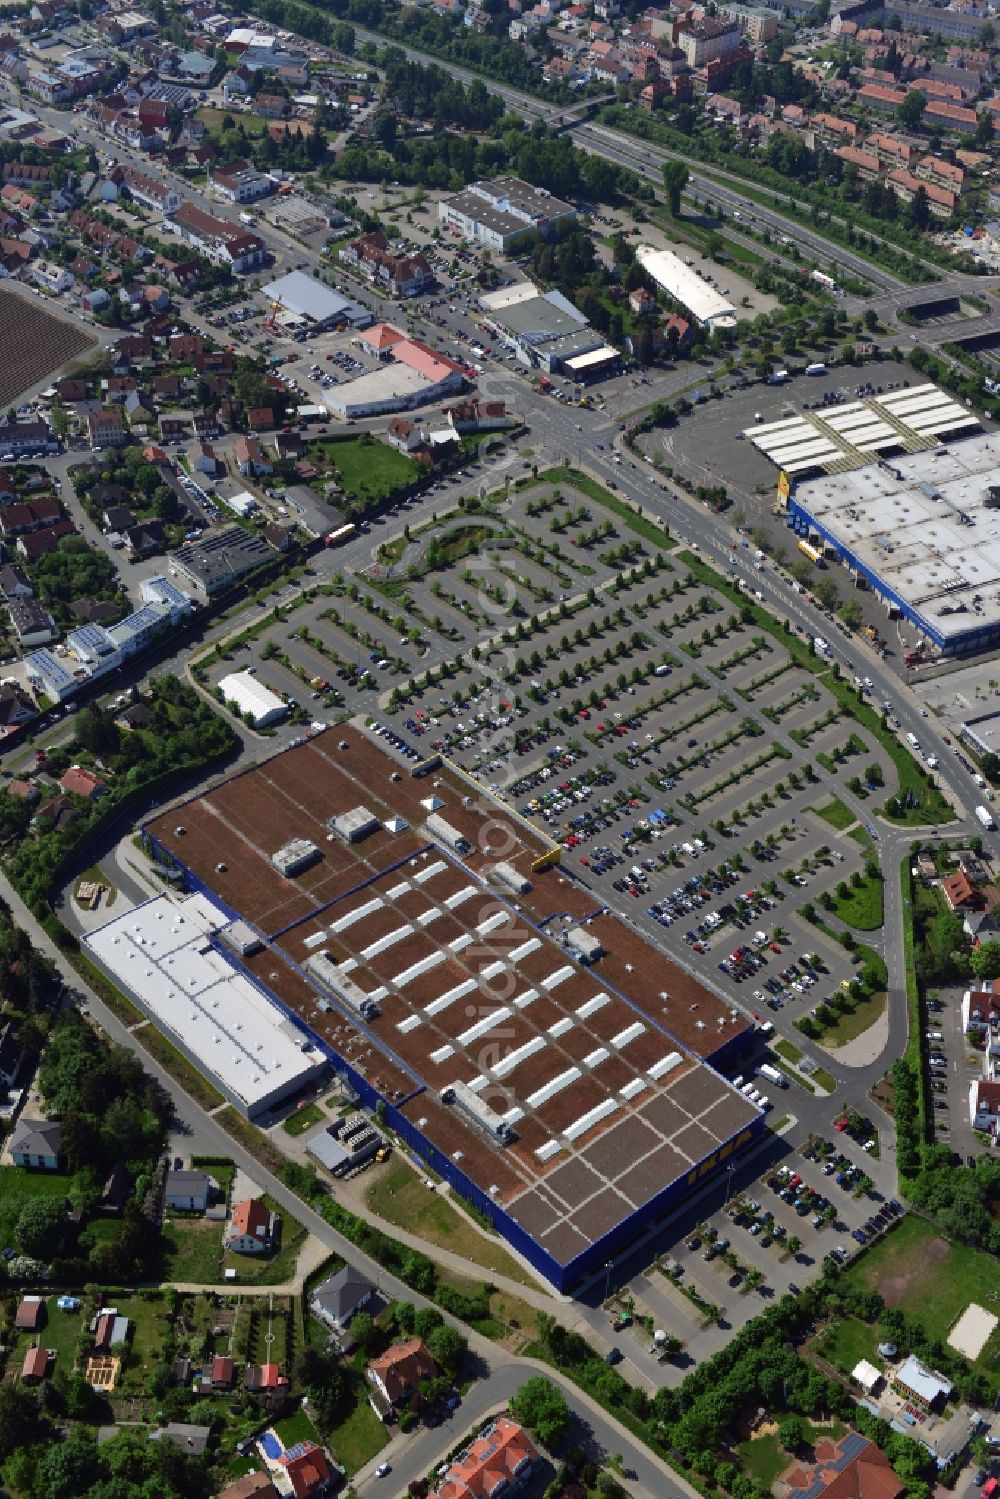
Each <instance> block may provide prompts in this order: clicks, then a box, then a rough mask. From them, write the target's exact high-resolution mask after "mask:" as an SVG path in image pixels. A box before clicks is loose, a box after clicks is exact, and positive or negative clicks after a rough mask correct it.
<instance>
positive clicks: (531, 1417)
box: [510, 1374, 569, 1447]
mask: <svg viewBox="0 0 1000 1499" xmlns="http://www.w3.org/2000/svg"><path fill="white" fill-rule="evenodd" d="M510 1411H511V1415H512V1416H513V1417H514V1418H515V1420H517V1421H520V1422H521V1424H522V1426H526V1427H527V1428H528V1430H529V1431H530V1432H533V1433H534V1435H535V1436H536V1437H537V1438H538V1440H539V1441H540V1442H542V1443H544V1445H545V1446H546V1447H551V1446H553V1445H558V1444H559V1442H560V1441H562V1439H563V1437H564V1436H565V1435H566V1432H567V1430H568V1429H569V1405H568V1403H567V1401H566V1396H565V1395H564V1394H563V1392H562V1390H560V1389H558V1388H557V1387H556V1386H555V1385H554V1384H553V1383H552V1381H551V1380H550V1379H546V1378H545V1377H544V1375H541V1374H536V1375H535V1376H534V1378H533V1379H529V1380H528V1381H527V1382H526V1383H525V1384H523V1385H522V1386H521V1388H520V1389H519V1390H517V1391H515V1393H514V1394H513V1395H512V1396H511V1397H510Z"/></svg>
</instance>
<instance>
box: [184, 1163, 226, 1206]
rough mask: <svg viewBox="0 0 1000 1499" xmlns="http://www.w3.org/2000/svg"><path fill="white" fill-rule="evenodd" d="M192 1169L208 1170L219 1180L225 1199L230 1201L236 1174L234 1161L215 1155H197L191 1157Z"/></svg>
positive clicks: (211, 1175)
mask: <svg viewBox="0 0 1000 1499" xmlns="http://www.w3.org/2000/svg"><path fill="white" fill-rule="evenodd" d="M191 1169H192V1170H193V1171H197V1170H201V1171H207V1172H208V1174H209V1176H210V1177H211V1178H212V1180H213V1181H217V1182H218V1184H219V1191H220V1192H221V1193H222V1198H223V1201H225V1202H228V1201H229V1194H230V1191H231V1190H232V1185H233V1177H234V1176H235V1175H236V1167H235V1166H234V1165H233V1163H232V1161H227V1160H224V1159H222V1158H221V1157H220V1156H214V1155H195V1156H192V1157H191Z"/></svg>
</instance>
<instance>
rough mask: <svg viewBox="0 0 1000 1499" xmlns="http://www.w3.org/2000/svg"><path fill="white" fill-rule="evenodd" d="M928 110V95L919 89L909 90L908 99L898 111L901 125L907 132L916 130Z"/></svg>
mask: <svg viewBox="0 0 1000 1499" xmlns="http://www.w3.org/2000/svg"><path fill="white" fill-rule="evenodd" d="M926 108H927V95H926V94H925V93H922V92H921V90H920V89H918V88H911V89H908V90H907V93H906V97H905V99H904V100H903V102H902V104H901V105H900V106H899V109H898V111H897V118H898V120H899V123H900V124H901V125H902V126H903V127H904V128H905V129H906V130H916V129H917V127H918V126H919V124H920V121H921V120H922V119H923V117H924V110H925V109H926Z"/></svg>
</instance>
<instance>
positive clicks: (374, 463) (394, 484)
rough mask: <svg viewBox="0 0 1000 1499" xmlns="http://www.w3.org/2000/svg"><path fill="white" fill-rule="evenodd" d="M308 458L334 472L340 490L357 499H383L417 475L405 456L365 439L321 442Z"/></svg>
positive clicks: (409, 482)
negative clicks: (327, 466)
mask: <svg viewBox="0 0 1000 1499" xmlns="http://www.w3.org/2000/svg"><path fill="white" fill-rule="evenodd" d="M312 457H313V462H316V461H317V459H318V460H319V461H318V463H317V467H319V466H320V465H323V464H326V465H329V467H330V468H332V469H333V470H335V472H336V476H337V481H338V483H339V484H340V487H341V488H342V489H343V490H344V491H345V492H346V493H347V494H349V495H354V496H356V497H357V498H358V499H360V500H386V499H388V498H389V497H390V495H393V494H395V493H396V492H397V491H398V490H400V489H405V488H406V487H407V486H408V485H410V484H412V483H413V481H414V480H415V479H416V478H417V475H418V472H419V470H418V469H417V465H416V464H415V463H414V462H413V459H412V458H407V456H406V454H405V453H398V452H397V451H396V449H395V448H390V447H389V446H388V445H387V444H386V443H383V442H375V441H373V440H370V439H368V438H365V437H349V438H347V440H346V441H344V442H329V441H327V442H321V443H319V444H318V447H317V450H315V451H314V452H313V453H312Z"/></svg>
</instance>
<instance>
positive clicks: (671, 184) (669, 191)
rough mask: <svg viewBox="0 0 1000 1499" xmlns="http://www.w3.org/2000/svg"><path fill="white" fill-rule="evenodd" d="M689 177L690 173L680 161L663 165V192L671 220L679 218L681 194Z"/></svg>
mask: <svg viewBox="0 0 1000 1499" xmlns="http://www.w3.org/2000/svg"><path fill="white" fill-rule="evenodd" d="M690 176H691V174H690V172H689V171H688V169H687V167H686V166H685V165H684V163H683V162H682V161H665V162H664V163H663V191H664V192H665V193H666V195H667V207H668V208H669V209H670V214H671V217H672V218H675V219H676V218H679V217H680V212H681V194H682V193H683V191H684V189H685V188H686V187H687V185H688V180H689V178H690Z"/></svg>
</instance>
